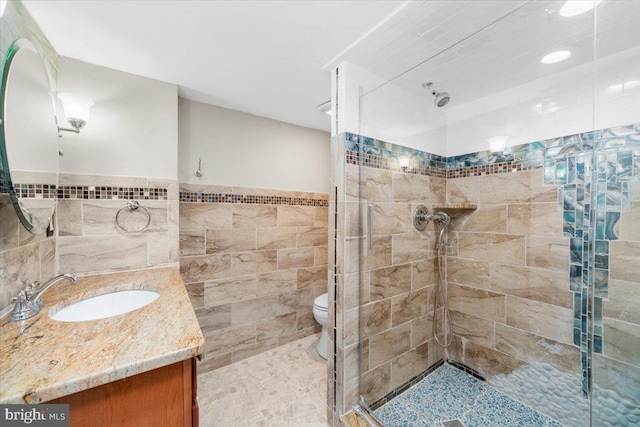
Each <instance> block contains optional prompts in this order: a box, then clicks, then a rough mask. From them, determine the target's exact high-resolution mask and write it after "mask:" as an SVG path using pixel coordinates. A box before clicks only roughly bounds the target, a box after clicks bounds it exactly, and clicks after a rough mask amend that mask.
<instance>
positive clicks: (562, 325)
mask: <svg viewBox="0 0 640 427" xmlns="http://www.w3.org/2000/svg"><path fill="white" fill-rule="evenodd" d="M507 325H509V326H513V327H516V328H518V329H523V330H525V331H528V332H532V333H534V334H536V335H539V336H541V337H545V338H551V339H552V340H555V341H559V342H563V343H567V344H571V343H573V310H572V309H569V308H564V307H558V306H556V305H551V304H545V303H543V302H538V301H533V300H528V299H524V298H518V297H512V296H507Z"/></svg>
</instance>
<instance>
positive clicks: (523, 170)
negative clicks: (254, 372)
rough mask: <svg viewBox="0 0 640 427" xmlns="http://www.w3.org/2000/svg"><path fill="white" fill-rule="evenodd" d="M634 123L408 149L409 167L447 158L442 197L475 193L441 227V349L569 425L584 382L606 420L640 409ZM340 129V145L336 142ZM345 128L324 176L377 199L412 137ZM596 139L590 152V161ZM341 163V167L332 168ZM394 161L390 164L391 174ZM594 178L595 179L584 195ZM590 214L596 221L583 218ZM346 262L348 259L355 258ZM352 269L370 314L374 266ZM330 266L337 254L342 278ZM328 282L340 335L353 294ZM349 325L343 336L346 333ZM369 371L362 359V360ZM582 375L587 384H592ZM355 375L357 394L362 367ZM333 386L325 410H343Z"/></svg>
mask: <svg viewBox="0 0 640 427" xmlns="http://www.w3.org/2000/svg"><path fill="white" fill-rule="evenodd" d="M639 129H640V127H639V126H638V125H635V126H627V127H621V128H614V129H607V130H603V131H595V132H590V133H587V134H581V135H571V136H566V137H561V138H556V139H552V140H546V141H537V142H533V143H530V144H523V145H521V146H516V147H512V148H509V149H507V150H505V151H504V152H502V153H491V152H482V153H472V154H468V155H464V156H456V157H451V158H447V159H444V161H443V160H442V159H441V158H437V156H433V155H430V154H428V153H420V154H418V155H413V157H412V158H413V159H417V167H412V168H411V169H412V170H411V171H412V172H415V173H424V172H423V170H425V169H427V167H437V168H442V165H443V164H444V165H446V166H445V168H446V170H445V171H443V173H444V174H445V176H446V177H447V179H446V204H447V205H454V204H461V203H467V204H475V205H477V209H475V210H473V209H470V210H467V211H463V212H462V213H461V212H460V211H458V212H457V213H456V215H455V216H454V217H453V219H452V223H451V226H450V233H449V243H450V247H449V256H448V268H447V273H448V292H449V303H450V306H451V310H452V311H451V316H452V320H453V332H454V343H453V345H452V346H451V347H450V348H449V349H448V350H447V357H448V358H451V359H453V360H458V361H461V362H464V363H466V364H467V365H469V366H471V367H472V368H474V369H476V370H478V371H480V372H481V373H482V374H483V375H485V376H487V378H488V379H489V381H490V382H492V383H493V384H494V385H496V386H498V387H499V388H501V389H503V390H504V391H506V392H509V393H510V394H512V395H515V396H516V397H518V398H519V399H521V400H522V401H525V402H527V403H529V404H531V405H532V406H534V407H536V408H537V409H539V410H541V411H543V412H545V413H547V414H549V415H551V416H553V417H554V418H557V419H563V420H564V421H565V422H567V424H568V425H584V423H585V422H586V423H588V417H589V405H588V403H589V401H588V400H587V399H585V398H583V393H584V391H585V383H586V385H587V389H586V391H587V392H589V391H593V392H594V396H595V397H596V399H595V400H594V402H595V406H594V407H596V408H599V409H600V411H599V412H598V411H596V412H595V413H594V417H596V419H597V417H598V416H600V417H601V418H600V421H602V422H605V420H606V419H608V420H609V421H608V423H604V424H602V425H616V422H619V423H620V424H619V425H626V424H625V423H628V422H629V420H632V419H633V417H635V416H637V415H640V414H636V413H635V412H637V410H635V412H634V409H633V408H637V407H638V402H639V401H640V400H639V399H640V396H639V395H638V392H637V390H640V378H639V374H638V372H640V370H639V369H638V367H639V366H640V365H639V364H638V358H637V355H638V354H640V326H639V322H638V319H636V317H637V316H638V314H639V309H638V307H639V306H640V305H639V302H640V301H639V300H638V297H637V295H636V294H637V292H636V288H637V287H638V285H639V283H638V279H637V278H638V277H639V276H638V273H640V271H639V270H638V269H637V266H638V265H640V245H639V244H638V237H639V236H638V235H637V234H638V233H637V230H638V227H639V226H640V224H639V222H640V217H639V216H638V212H637V211H638V207H640V204H639V203H638V197H639V195H638V192H639V191H640V152H639V151H638V146H639V144H640V138H639V137H638V136H639V135H640V131H639ZM345 138H346V145H341V146H340V144H345ZM354 139H356V140H358V137H357V136H354V135H350V134H346V137H342V140H340V137H339V138H334V143H335V144H337V145H338V147H337V148H338V149H339V150H340V151H339V153H341V154H342V153H344V154H346V162H345V158H337V157H334V159H333V161H334V162H335V164H336V165H338V166H337V169H336V170H334V172H333V174H332V176H333V177H334V179H335V180H336V181H335V182H338V183H340V182H347V183H348V182H349V175H351V176H352V177H354V179H355V180H356V181H357V182H359V183H360V184H361V185H360V193H359V195H360V197H361V198H362V199H363V200H365V199H367V198H368V197H370V198H375V197H376V195H375V193H372V191H371V190H373V189H375V191H384V189H385V184H384V182H385V180H384V179H381V178H380V176H381V174H384V173H389V172H387V171H385V170H384V169H393V165H394V164H396V162H397V160H398V159H399V157H400V156H401V155H406V150H408V149H406V148H404V147H402V148H401V149H397V150H395V151H394V150H393V148H390V147H392V145H391V144H388V143H384V142H380V141H376V140H371V139H368V138H362V139H361V140H360V141H361V143H360V144H352V142H353V140H354ZM594 147H595V149H596V152H597V156H596V164H595V165H594V166H593V167H590V164H589V160H588V159H589V158H590V157H591V154H590V153H591V150H592V149H593V148H594ZM335 148H336V147H334V149H335ZM585 159H586V160H585ZM344 163H346V171H347V174H346V176H343V175H344V174H343V173H342V172H341V171H340V167H339V166H340V164H344ZM349 163H358V164H360V165H362V166H364V167H362V169H361V172H360V174H361V175H360V176H359V177H358V176H357V175H356V172H355V171H353V172H351V173H349V168H350V167H351V166H350V164H349ZM396 173H398V172H391V179H392V182H393V183H394V184H395V181H394V178H395V174H396ZM341 174H342V175H341ZM371 177H374V179H373V180H371ZM433 179H434V178H433V177H431V180H433ZM368 186H369V187H370V189H371V190H369V189H368V188H367V187H368ZM337 187H338V192H337V201H338V204H337V206H338V227H337V231H338V234H337V235H338V239H337V248H338V259H340V255H341V254H344V256H345V264H349V261H348V260H349V255H350V253H349V245H350V240H353V237H351V236H350V234H353V233H349V232H343V231H342V230H343V229H342V228H341V227H342V223H343V222H344V223H345V224H349V222H350V217H353V215H351V216H350V215H349V212H348V211H347V212H345V213H344V214H342V215H341V210H340V205H341V197H345V200H348V196H341V192H340V186H339V185H338V186H337ZM347 188H348V184H347ZM424 188H425V186H424V185H423V187H422V189H423V190H424ZM427 188H428V187H427ZM592 188H593V189H594V190H595V191H597V197H595V195H594V200H595V203H593V206H591V205H590V203H589V200H590V193H589V191H590V190H591V189H592ZM392 190H395V187H394V185H392ZM347 191H348V190H347ZM411 191H420V190H419V189H412V190H411ZM354 196H355V194H354ZM425 196H428V197H434V195H433V194H430V195H425ZM436 197H437V196H436ZM374 206H375V202H374ZM363 217H364V216H363ZM591 217H593V218H594V219H595V221H593V222H590V218H591ZM391 223H392V224H398V222H397V221H395V222H394V221H393V220H392V221H391ZM374 224H375V222H374ZM590 224H593V228H591V225H590ZM340 236H343V237H342V238H340ZM590 236H591V237H590ZM392 241H393V243H394V244H395V242H396V240H394V239H392ZM578 241H579V244H578ZM341 245H344V247H345V249H341ZM430 247H431V248H433V247H434V246H433V245H432V246H430ZM394 255H395V250H394V251H393V252H392V258H393V256H394ZM352 266H353V268H356V267H357V262H353V263H352ZM361 268H362V269H363V271H364V274H363V284H364V289H365V290H364V291H363V294H362V297H363V299H364V300H363V307H362V308H363V310H362V314H361V316H362V321H363V323H364V324H365V325H366V323H367V321H368V320H367V316H368V315H367V311H366V310H365V309H364V308H365V307H367V306H368V305H371V300H370V298H371V295H372V294H371V293H370V292H367V291H366V289H367V287H370V286H371V285H370V280H371V279H370V275H371V272H369V271H367V270H368V267H367V266H366V265H364V266H362V267H361ZM340 272H341V270H340V265H339V263H338V273H339V274H338V275H337V280H336V282H337V283H338V285H340V283H341V280H342V277H341V275H340ZM345 288H346V287H345ZM337 289H338V304H337V310H338V314H337V315H336V322H337V324H336V326H337V336H338V337H339V336H340V333H341V331H342V328H346V329H347V330H348V328H349V326H348V322H349V320H348V313H349V311H348V308H347V307H345V308H343V307H342V306H341V304H342V301H343V299H344V298H347V296H348V295H349V294H348V291H347V290H345V289H341V287H340V286H338V287H337ZM387 291H388V292H394V291H395V290H394V288H393V287H390V288H389V289H388V290H387ZM367 297H369V300H367ZM423 309H425V308H423ZM426 309H427V310H428V307H427V308H426ZM587 312H588V313H591V315H592V316H593V324H591V323H590V322H591V319H590V318H589V315H587ZM343 317H344V319H346V320H344V319H343ZM341 323H342V325H341ZM591 331H593V335H592V334H591ZM348 334H349V332H345V336H344V337H342V338H341V339H342V341H346V342H349V340H352V338H349V336H348ZM592 336H593V337H594V341H593V342H592V340H591V337H592ZM600 340H601V341H600ZM342 341H340V342H342ZM598 341H600V342H598ZM372 342H373V341H371V340H370V339H369V342H368V344H369V345H368V347H366V348H364V349H363V350H364V352H363V354H364V355H365V357H368V358H370V357H371V356H370V355H371V352H372V351H373V352H379V351H384V346H382V349H373V346H372V345H371V344H372ZM337 347H338V349H340V345H338V346H337ZM592 360H593V361H592ZM336 363H337V365H336V366H335V368H336V378H337V379H338V380H340V378H341V376H344V375H348V372H349V371H350V370H352V369H353V366H350V365H348V364H347V363H343V362H341V360H340V359H337V361H336ZM369 369H370V367H368V366H366V365H364V367H363V370H364V371H365V372H366V371H368V370H369ZM341 371H344V372H345V373H342V374H341ZM592 375H593V380H594V383H593V384H594V390H589V389H588V385H589V384H590V382H589V381H590V378H591V376H592ZM540 378H544V381H541V380H540ZM612 378H618V379H620V381H614V380H612ZM622 378H624V380H621V379H622ZM585 379H586V381H585ZM362 383H363V386H364V388H363V393H365V396H366V391H367V383H368V380H367V378H366V376H364V377H363V380H362ZM392 383H393V378H392V376H390V377H386V378H385V377H383V376H382V375H381V376H380V377H379V379H378V387H391V384H392ZM396 386H397V385H396ZM607 389H608V390H607ZM603 390H604V391H603ZM612 391H613V392H614V394H612V393H611V392H612ZM345 393H348V392H345ZM371 397H372V396H368V398H371ZM337 398H338V399H337V400H336V401H334V402H336V406H335V409H336V410H340V409H343V410H347V409H348V406H341V403H342V402H344V401H342V402H341V401H340V396H339V395H338V396H337ZM329 400H330V403H331V397H330V399H329ZM351 400H353V399H350V402H351ZM368 402H369V403H371V400H368ZM612 402H613V403H612ZM598 405H599V406H598ZM607 405H608V406H609V407H610V406H611V405H614V406H615V405H617V406H618V407H619V408H622V409H621V410H620V411H617V412H616V411H613V413H617V414H622V415H618V416H617V417H616V416H613V415H612V413H611V412H612V410H611V409H606V408H607ZM330 409H331V405H330ZM607 411H608V412H607ZM627 417H631V418H627Z"/></svg>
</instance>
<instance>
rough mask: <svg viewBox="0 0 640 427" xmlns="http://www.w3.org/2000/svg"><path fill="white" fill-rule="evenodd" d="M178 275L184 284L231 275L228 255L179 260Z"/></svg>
mask: <svg viewBox="0 0 640 427" xmlns="http://www.w3.org/2000/svg"><path fill="white" fill-rule="evenodd" d="M180 274H181V275H182V279H183V280H184V282H185V283H193V282H204V281H206V280H214V279H220V278H223V277H229V276H230V275H231V256H230V255H229V254H220V255H205V256H194V257H183V258H181V259H180Z"/></svg>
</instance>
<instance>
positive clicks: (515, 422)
mask: <svg viewBox="0 0 640 427" xmlns="http://www.w3.org/2000/svg"><path fill="white" fill-rule="evenodd" d="M373 413H374V415H375V416H376V417H377V418H378V420H380V421H381V422H382V423H383V425H384V426H385V427H417V426H421V427H443V426H444V427H460V426H464V427H562V424H560V423H558V422H557V421H555V420H553V419H551V418H549V417H548V416H546V415H543V414H541V413H540V412H538V411H536V410H534V409H531V408H530V407H528V406H525V405H523V404H522V403H520V402H518V401H516V400H514V399H512V398H510V397H509V396H507V395H506V394H504V393H501V392H499V391H497V390H496V389H494V388H493V387H491V386H489V385H488V384H486V383H484V382H482V381H480V380H478V379H476V378H474V377H472V376H471V375H468V374H466V373H465V372H463V371H461V370H459V369H456V368H454V367H452V366H450V365H442V366H441V367H439V368H438V369H436V370H435V371H434V372H433V373H431V374H429V375H428V376H427V377H425V378H424V379H423V380H422V381H420V382H419V383H418V384H416V385H414V386H413V387H411V388H410V389H408V390H407V391H405V392H404V393H402V394H401V395H400V396H398V397H396V398H395V399H393V400H392V401H390V402H389V403H386V404H385V405H383V406H381V407H380V408H378V409H376V410H375V411H374V412H373ZM455 420H457V421H458V423H455Z"/></svg>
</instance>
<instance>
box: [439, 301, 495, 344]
mask: <svg viewBox="0 0 640 427" xmlns="http://www.w3.org/2000/svg"><path fill="white" fill-rule="evenodd" d="M450 313H451V326H452V330H453V333H454V334H456V335H459V336H461V337H464V338H465V339H468V340H471V341H473V342H476V343H478V344H481V345H483V346H486V347H489V348H493V345H494V343H495V334H494V331H493V329H494V327H493V325H494V322H493V321H491V320H485V319H481V318H480V317H476V316H472V315H470V314H465V313H461V312H459V311H455V310H451V311H450ZM442 320H443V319H442V318H440V321H442Z"/></svg>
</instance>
